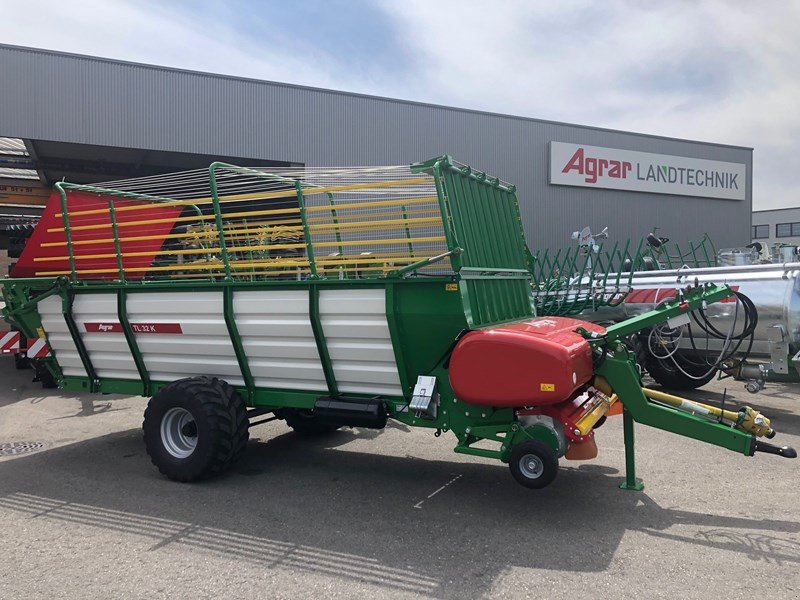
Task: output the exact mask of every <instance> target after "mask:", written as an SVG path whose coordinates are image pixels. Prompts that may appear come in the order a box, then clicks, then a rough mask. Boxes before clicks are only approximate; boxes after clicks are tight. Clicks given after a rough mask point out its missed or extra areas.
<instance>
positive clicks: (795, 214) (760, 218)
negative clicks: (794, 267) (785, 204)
mask: <svg viewBox="0 0 800 600" xmlns="http://www.w3.org/2000/svg"><path fill="white" fill-rule="evenodd" d="M752 240H753V241H754V242H761V243H762V244H764V245H767V246H773V245H775V244H788V245H790V246H800V207H794V208H774V209H771V210H756V211H753V234H752Z"/></svg>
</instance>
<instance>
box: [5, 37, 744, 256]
mask: <svg viewBox="0 0 800 600" xmlns="http://www.w3.org/2000/svg"><path fill="white" fill-rule="evenodd" d="M0 106H1V107H2V110H0V136H4V137H8V138H15V139H21V140H23V141H24V143H25V146H26V148H28V150H29V158H30V164H29V169H30V170H35V171H36V172H37V173H39V174H40V176H41V178H42V179H43V180H44V181H47V182H49V183H52V181H54V180H58V179H60V178H61V177H66V178H67V180H72V181H77V182H88V181H92V182H98V181H102V180H103V179H104V178H105V180H109V179H118V178H119V177H120V176H121V175H125V174H128V175H130V176H133V175H141V174H147V173H148V172H150V171H148V170H147V169H151V171H152V172H159V171H160V172H164V171H165V170H168V169H169V168H173V169H174V170H178V169H181V168H191V167H194V166H198V165H199V164H207V162H210V160H211V159H213V158H215V157H225V158H226V159H227V160H229V161H232V162H235V161H239V162H241V163H243V164H249V165H270V164H275V165H278V164H298V165H307V166H321V165H331V166H344V165H380V164H387V165H389V164H408V163H411V162H416V161H419V160H425V159H428V158H432V157H435V156H438V155H442V154H450V155H452V156H453V157H454V158H456V159H457V160H459V161H461V162H463V163H466V164H469V165H472V166H474V167H475V168H477V169H480V170H484V171H487V172H488V173H490V174H492V175H495V176H499V177H501V178H502V179H504V180H506V181H509V182H511V183H513V184H515V185H516V186H517V189H518V196H519V200H520V205H521V213H522V218H523V222H524V228H525V232H526V235H527V238H528V242H529V244H530V246H531V247H532V248H534V249H536V248H544V247H561V246H566V245H569V244H570V243H571V241H570V235H571V233H572V232H573V231H575V230H579V229H581V228H582V227H584V226H586V225H589V226H591V227H592V228H593V229H594V230H595V231H597V230H600V229H602V228H603V227H608V228H609V233H610V239H611V240H612V241H614V240H624V239H626V238H641V237H642V236H644V235H645V234H646V233H648V232H649V231H652V230H653V229H654V228H658V233H659V235H663V236H667V237H670V238H672V239H673V240H675V241H679V242H685V241H690V240H698V239H700V238H701V237H702V236H703V234H705V233H708V234H709V235H710V236H711V238H712V239H713V241H714V243H715V244H716V245H717V247H729V246H740V245H743V244H746V243H747V242H748V241H749V240H750V226H751V222H750V221H751V212H752V164H753V163H752V149H750V148H744V147H737V146H728V145H722V144H713V143H704V142H697V141H690V140H681V139H672V138H666V137H659V136H652V135H643V134H638V133H630V132H624V131H615V130H609V129H602V128H597V127H587V126H581V125H573V124H567V123H556V122H551V121H544V120H537V119H531V118H522V117H514V116H509V115H502V114H493V113H488V112H480V111H473V110H463V109H457V108H448V107H443V106H435V105H430V104H421V103H415V102H408V101H400V100H393V99H388V98H379V97H373V96H365V95H359V94H350V93H343V92H338V91H331V90H321V89H313V88H308V87H300V86H293V85H286V84H281V83H271V82H265V81H257V80H252V79H244V78H235V77H228V76H222V75H212V74H207V73H198V72H192V71H183V70H176V69H169V68H163V67H156V66H151V65H142V64H135V63H126V62H119V61H113V60H107V59H100V58H93V57H87V56H79V55H71V54H64V53H57V52H50V51H43V50H36V49H31V48H21V47H15V46H0ZM193 161H194V162H193ZM0 166H1V165H0Z"/></svg>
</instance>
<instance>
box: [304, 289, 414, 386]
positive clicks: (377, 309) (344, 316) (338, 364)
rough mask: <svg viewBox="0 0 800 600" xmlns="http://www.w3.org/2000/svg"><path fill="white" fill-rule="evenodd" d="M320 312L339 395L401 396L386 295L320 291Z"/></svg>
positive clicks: (363, 291) (378, 291)
mask: <svg viewBox="0 0 800 600" xmlns="http://www.w3.org/2000/svg"><path fill="white" fill-rule="evenodd" d="M319 312H320V321H321V323H322V329H323V332H324V334H325V339H326V340H327V342H328V353H329V354H330V357H331V363H332V364H333V372H334V375H335V377H336V381H337V383H338V385H339V391H340V392H351V393H352V392H356V393H364V394H385V395H393V396H399V395H402V388H401V385H400V376H399V374H398V372H397V363H396V361H395V356H394V350H393V349H392V340H391V336H390V334H389V323H388V322H387V320H386V291H385V290H384V289H383V288H379V289H348V290H321V291H320V293H319Z"/></svg>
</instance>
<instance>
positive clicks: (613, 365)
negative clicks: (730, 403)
mask: <svg viewBox="0 0 800 600" xmlns="http://www.w3.org/2000/svg"><path fill="white" fill-rule="evenodd" d="M613 351H614V354H613V355H609V356H607V357H606V359H605V360H604V361H603V363H602V364H601V365H600V367H598V369H597V370H596V373H597V374H598V375H601V376H603V377H605V378H606V380H607V381H608V383H609V385H610V386H611V388H612V389H613V390H614V393H616V394H617V395H618V396H619V399H620V400H621V401H622V404H623V405H624V407H625V408H626V409H627V410H628V411H629V412H630V414H631V417H633V419H634V420H635V421H636V422H637V423H641V424H643V425H648V426H650V427H655V428H656V429H663V430H664V431H669V432H672V433H677V434H679V435H682V436H684V437H688V438H692V439H695V440H699V441H701V442H706V443H708V444H713V445H715V446H721V447H722V448H727V449H728V450H733V451H735V452H739V453H741V454H745V455H747V456H750V455H751V454H752V451H753V442H754V438H753V436H752V435H751V434H749V433H746V432H743V431H740V430H738V429H735V428H733V427H731V426H729V425H723V424H721V423H719V422H717V421H710V420H707V419H703V418H701V417H698V416H695V415H693V414H690V413H687V412H683V411H681V410H678V409H676V408H673V407H671V406H666V405H663V404H656V403H654V402H650V401H649V400H648V399H647V398H646V397H645V395H644V393H643V392H642V386H641V380H640V378H639V373H638V371H637V370H636V366H635V362H634V360H633V358H632V357H631V356H630V355H629V352H628V350H627V349H626V348H625V346H624V345H623V344H622V343H621V342H620V343H619V344H618V345H617V346H616V347H615V348H614V349H613Z"/></svg>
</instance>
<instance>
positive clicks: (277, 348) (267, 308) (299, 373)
mask: <svg viewBox="0 0 800 600" xmlns="http://www.w3.org/2000/svg"><path fill="white" fill-rule="evenodd" d="M233 311H234V315H235V318H236V325H237V327H238V329H239V335H240V337H241V338H242V345H243V346H244V351H245V354H246V355H247V362H248V364H249V366H250V372H251V373H252V375H253V379H254V381H255V384H256V386H257V387H261V388H284V389H291V390H314V391H320V392H326V391H327V390H328V386H327V383H326V382H325V372H324V371H323V370H322V361H321V360H320V356H319V351H318V350H317V344H316V341H315V339H314V330H313V329H312V328H311V319H310V317H309V296H308V290H307V289H304V290H276V291H268V290H260V291H244V292H235V293H234V296H233Z"/></svg>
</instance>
